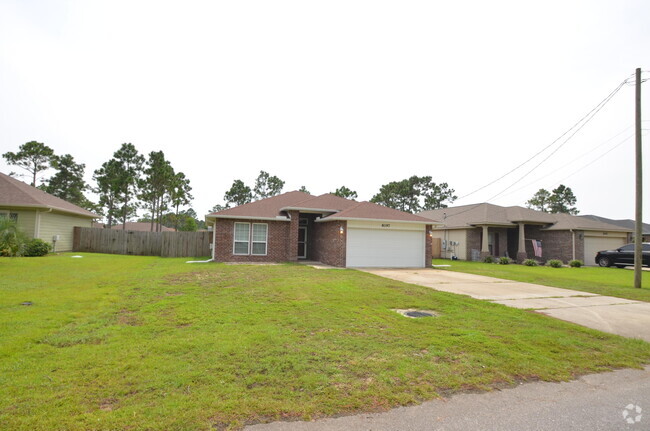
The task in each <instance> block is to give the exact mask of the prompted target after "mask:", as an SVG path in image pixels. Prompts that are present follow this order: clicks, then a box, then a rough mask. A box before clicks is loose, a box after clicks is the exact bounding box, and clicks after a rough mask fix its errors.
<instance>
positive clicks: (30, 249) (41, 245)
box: [25, 238, 52, 257]
mask: <svg viewBox="0 0 650 431" xmlns="http://www.w3.org/2000/svg"><path fill="white" fill-rule="evenodd" d="M50 251H52V245H51V244H49V243H47V242H45V241H43V240H42V239H40V238H34V239H32V240H30V241H29V242H28V243H27V245H26V247H25V256H26V257H39V256H45V255H46V254H48V253H49V252H50Z"/></svg>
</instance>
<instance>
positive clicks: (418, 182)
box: [212, 171, 456, 213]
mask: <svg viewBox="0 0 650 431" xmlns="http://www.w3.org/2000/svg"><path fill="white" fill-rule="evenodd" d="M283 187H284V181H282V180H281V179H280V178H278V177H277V176H275V175H270V174H269V173H268V172H265V171H260V174H259V175H258V177H257V178H256V180H255V183H254V185H253V187H252V188H251V187H249V186H247V185H246V184H245V183H244V182H243V181H242V180H235V181H233V183H232V186H231V187H230V189H228V190H227V191H226V193H225V194H224V196H223V200H224V202H225V203H224V204H217V205H215V206H214V207H213V208H212V211H222V210H225V209H228V208H232V207H233V206H239V205H244V204H247V203H250V202H253V201H256V200H259V199H264V198H268V197H271V196H275V195H278V194H280V193H282V188H283ZM299 191H301V192H304V193H309V191H308V190H307V188H306V187H305V186H301V187H300V189H299ZM330 193H331V194H333V195H335V196H339V197H342V198H345V199H357V197H358V195H357V192H356V191H354V190H352V189H350V188H348V187H346V186H341V187H339V188H337V189H336V190H334V191H333V192H330ZM454 200H456V196H455V195H454V189H450V188H449V185H448V184H447V183H440V184H436V183H435V182H433V181H432V179H431V177H429V176H425V177H418V176H412V177H410V178H407V179H404V180H401V181H392V182H390V183H388V184H385V185H383V186H381V188H380V189H379V192H378V193H377V194H376V195H374V196H373V197H372V199H371V200H370V202H374V203H377V204H380V205H384V206H387V207H389V208H394V209H397V210H400V211H407V212H410V213H417V212H420V211H425V210H431V209H437V208H446V207H447V203H452V202H454Z"/></svg>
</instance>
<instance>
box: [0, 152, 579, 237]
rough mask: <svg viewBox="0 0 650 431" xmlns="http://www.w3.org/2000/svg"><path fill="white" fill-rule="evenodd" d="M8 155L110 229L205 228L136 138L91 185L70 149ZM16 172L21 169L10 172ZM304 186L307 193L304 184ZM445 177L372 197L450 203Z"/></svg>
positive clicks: (229, 195)
mask: <svg viewBox="0 0 650 431" xmlns="http://www.w3.org/2000/svg"><path fill="white" fill-rule="evenodd" d="M3 157H4V158H5V160H6V161H7V163H8V164H10V165H14V166H18V167H20V168H22V169H24V170H26V171H27V172H29V174H30V177H31V184H32V186H36V181H37V179H38V177H39V174H40V173H42V172H43V171H45V170H47V169H48V168H53V169H55V171H56V173H55V174H54V175H53V176H52V177H50V178H49V179H46V180H44V181H43V183H42V184H41V185H39V186H38V187H39V188H40V189H42V190H44V191H46V192H47V193H50V194H52V195H54V196H57V197H59V198H61V199H64V200H66V201H68V202H71V203H73V204H75V205H78V206H80V207H82V208H86V209H88V210H90V211H93V212H96V213H98V214H101V215H103V216H105V217H106V220H107V225H108V227H109V228H110V227H111V226H113V225H114V224H115V222H119V223H121V224H122V225H123V227H125V225H126V222H127V221H128V220H131V219H133V218H134V217H136V216H137V210H138V209H140V208H144V209H145V210H146V211H148V213H149V216H147V217H143V218H140V219H139V220H138V221H142V222H148V223H150V224H151V230H160V229H161V226H167V227H172V228H174V229H176V230H196V229H198V228H204V227H205V223H204V222H203V220H199V219H198V218H197V214H196V212H195V211H194V210H193V209H192V208H189V209H187V210H181V207H185V206H188V205H190V203H191V201H192V199H193V197H192V195H191V193H190V192H191V190H192V188H191V186H190V181H189V179H188V178H187V177H186V176H185V174H184V173H183V172H176V171H175V170H174V168H173V167H172V165H171V163H170V162H169V161H168V160H167V159H166V158H165V154H164V153H163V152H162V151H152V152H150V153H149V155H148V157H147V158H145V156H143V155H142V154H139V153H138V151H137V149H136V148H135V146H134V145H133V144H130V143H128V144H127V143H125V144H122V146H121V147H120V148H119V149H118V150H117V151H116V152H115V153H114V154H113V157H112V158H111V159H110V160H108V161H106V162H104V163H103V164H102V166H101V167H100V168H99V169H97V170H95V171H94V173H93V179H94V180H95V182H96V184H97V185H96V187H94V188H91V187H90V186H89V185H88V184H87V183H86V182H85V181H84V179H83V175H84V171H85V167H86V166H85V165H84V164H83V163H76V162H75V160H74V158H73V157H72V155H70V154H65V155H63V156H58V155H56V154H54V150H52V149H51V148H50V147H48V146H47V145H45V144H43V143H40V142H36V141H31V142H27V143H26V144H24V145H21V146H20V148H19V151H18V152H16V153H14V152H7V153H5V154H3ZM10 175H15V173H13V172H12V173H10ZM284 184H285V182H284V181H283V180H281V179H280V178H279V177H277V176H275V175H271V174H269V173H268V172H266V171H260V173H259V175H258V176H257V178H256V179H255V182H254V184H253V185H252V187H250V186H248V185H246V184H245V183H244V182H243V181H242V180H239V179H237V180H234V181H233V183H232V185H231V187H230V189H228V190H227V191H226V192H225V194H224V197H223V200H224V204H223V205H222V204H217V205H215V206H214V207H213V208H212V211H222V210H224V209H228V208H232V207H233V206H238V205H244V204H247V203H249V202H252V201H256V200H260V199H265V198H268V197H271V196H276V195H278V194H280V193H282V189H283V188H284ZM88 190H92V191H93V192H95V193H97V194H98V196H99V202H98V203H93V202H91V201H90V200H89V199H88V198H86V196H85V195H84V192H85V191H88ZM299 190H300V191H302V192H305V193H309V191H308V190H307V189H306V187H305V186H301V187H300V189H299ZM454 192H455V191H454V189H452V188H450V187H449V185H448V184H447V183H440V184H437V183H435V182H433V180H432V177H430V176H422V177H419V176H416V175H414V176H411V177H409V178H406V179H403V180H400V181H391V182H389V183H387V184H384V185H382V186H381V187H380V189H379V191H378V193H377V194H375V195H374V196H373V197H372V198H371V199H370V202H374V203H377V204H380V205H384V206H386V207H389V208H394V209H397V210H400V211H406V212H410V213H417V212H420V211H426V210H432V209H438V208H447V207H448V204H451V203H453V202H454V201H455V200H456V199H457V196H456V195H455V194H454ZM331 193H332V194H334V195H336V196H340V197H343V198H346V199H357V197H358V195H357V192H356V191H354V190H352V189H350V188H348V187H346V186H341V187H339V188H337V189H336V190H334V191H333V192H331ZM575 203H576V197H575V196H574V194H573V191H572V190H571V188H569V187H566V186H564V185H560V186H558V187H557V188H555V189H553V191H552V192H549V191H547V190H545V189H540V190H538V191H537V193H535V195H534V196H533V197H532V198H531V199H530V200H528V201H527V202H526V205H527V206H528V208H533V209H536V210H539V211H544V212H550V213H566V214H574V215H575V214H578V209H577V208H576V207H575V206H574V205H575Z"/></svg>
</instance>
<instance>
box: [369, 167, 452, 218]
mask: <svg viewBox="0 0 650 431" xmlns="http://www.w3.org/2000/svg"><path fill="white" fill-rule="evenodd" d="M456 199H457V197H456V196H455V195H454V189H450V188H449V185H448V184H447V183H440V184H436V183H434V182H433V181H432V180H431V177H430V176H425V177H418V176H416V175H414V176H412V177H410V178H407V179H404V180H401V181H392V182H390V183H388V184H384V185H383V186H381V188H380V189H379V193H377V194H376V195H374V196H373V197H372V199H371V200H370V201H371V202H374V203H377V204H381V205H384V206H387V207H389V208H394V209H397V210H400V211H406V212H411V213H416V212H420V211H426V210H431V209H438V208H447V202H448V203H452V202H453V201H455V200H456Z"/></svg>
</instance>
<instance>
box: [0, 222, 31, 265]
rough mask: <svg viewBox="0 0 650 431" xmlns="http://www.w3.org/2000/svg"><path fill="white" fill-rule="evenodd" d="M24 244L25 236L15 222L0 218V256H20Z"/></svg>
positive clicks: (23, 249)
mask: <svg viewBox="0 0 650 431" xmlns="http://www.w3.org/2000/svg"><path fill="white" fill-rule="evenodd" d="M26 243H27V236H26V235H25V233H24V232H23V231H22V230H20V229H19V228H18V225H16V222H15V221H13V220H11V219H9V218H7V217H0V256H22V255H23V253H24V252H25V244H26Z"/></svg>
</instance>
